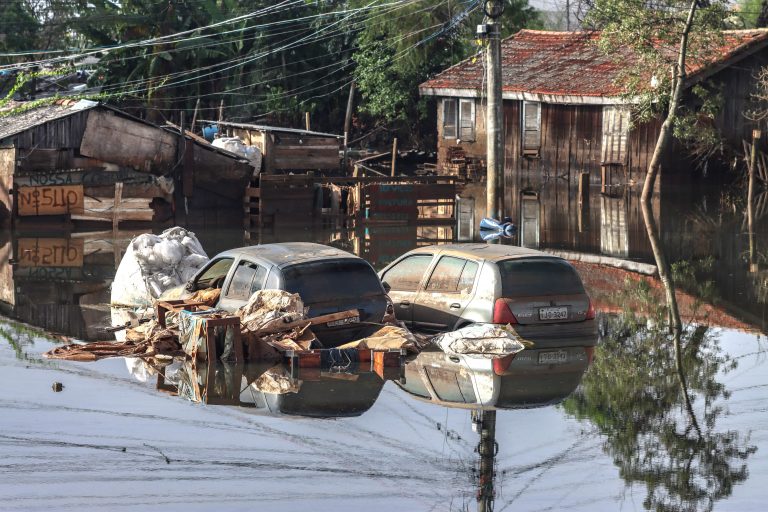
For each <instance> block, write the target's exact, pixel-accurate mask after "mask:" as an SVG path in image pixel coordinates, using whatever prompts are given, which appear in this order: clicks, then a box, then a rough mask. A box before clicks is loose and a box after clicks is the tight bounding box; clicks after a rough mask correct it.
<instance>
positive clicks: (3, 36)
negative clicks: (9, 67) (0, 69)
mask: <svg viewBox="0 0 768 512" xmlns="http://www.w3.org/2000/svg"><path fill="white" fill-rule="evenodd" d="M40 29H41V26H40V22H39V21H38V20H37V18H36V17H35V13H34V11H33V10H32V9H31V8H30V6H29V4H28V3H27V2H25V1H24V0H3V1H2V2H0V52H3V53H11V52H17V51H21V50H26V49H27V48H28V47H27V45H28V44H29V43H30V41H36V40H37V38H38V35H39V33H40ZM14 60H15V59H13V58H10V57H0V64H11V63H13V62H14Z"/></svg>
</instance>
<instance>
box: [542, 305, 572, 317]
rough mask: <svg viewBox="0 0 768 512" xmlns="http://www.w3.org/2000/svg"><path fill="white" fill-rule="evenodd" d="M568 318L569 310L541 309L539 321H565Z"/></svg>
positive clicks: (564, 308)
mask: <svg viewBox="0 0 768 512" xmlns="http://www.w3.org/2000/svg"><path fill="white" fill-rule="evenodd" d="M566 318H568V308H567V307H565V306H563V307H559V308H539V320H565V319H566Z"/></svg>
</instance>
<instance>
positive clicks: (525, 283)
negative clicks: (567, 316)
mask: <svg viewBox="0 0 768 512" xmlns="http://www.w3.org/2000/svg"><path fill="white" fill-rule="evenodd" d="M498 265H499V272H500V273H501V293H502V295H503V296H504V297H524V296H532V295H577V294H581V293H584V286H583V285H582V284H581V278H579V274H577V273H576V270H574V268H573V267H572V266H571V265H570V264H569V263H568V262H566V261H563V260H556V259H546V258H537V259H522V260H505V261H500V262H499V263H498Z"/></svg>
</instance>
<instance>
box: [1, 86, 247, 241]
mask: <svg viewBox="0 0 768 512" xmlns="http://www.w3.org/2000/svg"><path fill="white" fill-rule="evenodd" d="M252 174H253V168H252V167H251V166H250V165H249V163H248V161H247V160H245V159H243V158H241V157H240V156H238V155H235V154H233V153H230V152H228V151H224V150H222V149H219V148H215V147H213V146H212V145H210V144H208V143H207V142H206V141H205V140H203V139H201V138H199V137H196V136H194V135H193V134H191V133H189V132H185V136H184V137H182V136H181V133H180V130H179V129H177V128H173V127H159V126H156V125H153V124H151V123H148V122H146V121H144V120H142V119H139V118H136V117H134V116H131V115H129V114H127V113H125V112H122V111H120V110H118V109H115V108H113V107H110V106H108V105H104V104H100V103H97V102H92V101H86V100H81V101H76V100H59V101H58V102H56V103H54V104H50V105H46V106H41V107H38V108H34V109H31V110H27V111H24V112H22V113H19V114H16V115H7V116H4V117H2V123H0V224H2V223H6V224H7V223H8V222H9V221H10V222H13V223H14V224H28V223H31V222H39V221H45V222H46V223H47V224H66V225H71V224H72V223H73V222H89V223H90V222H96V223H104V222H107V223H112V225H113V227H114V228H116V227H117V225H118V224H119V223H121V222H162V221H172V220H173V221H176V222H179V218H178V217H179V216H180V214H184V215H186V214H187V213H188V212H190V211H191V212H193V213H197V214H202V213H203V212H204V211H205V210H214V211H217V212H218V211H219V210H220V209H227V208H229V209H232V210H233V211H234V212H236V213H237V214H238V216H239V215H241V210H240V209H239V208H236V207H235V208H233V204H235V205H237V204H238V203H239V202H240V201H241V200H242V197H243V194H244V191H245V187H246V185H247V183H248V180H249V179H250V178H251V176H252ZM178 203H181V204H178ZM177 206H178V207H177ZM174 217H176V218H174ZM184 220H186V218H185V219H184Z"/></svg>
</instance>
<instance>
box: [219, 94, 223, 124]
mask: <svg viewBox="0 0 768 512" xmlns="http://www.w3.org/2000/svg"><path fill="white" fill-rule="evenodd" d="M223 120H224V98H221V101H220V102H219V123H221V122H222V121H223ZM219 130H221V127H219Z"/></svg>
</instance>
